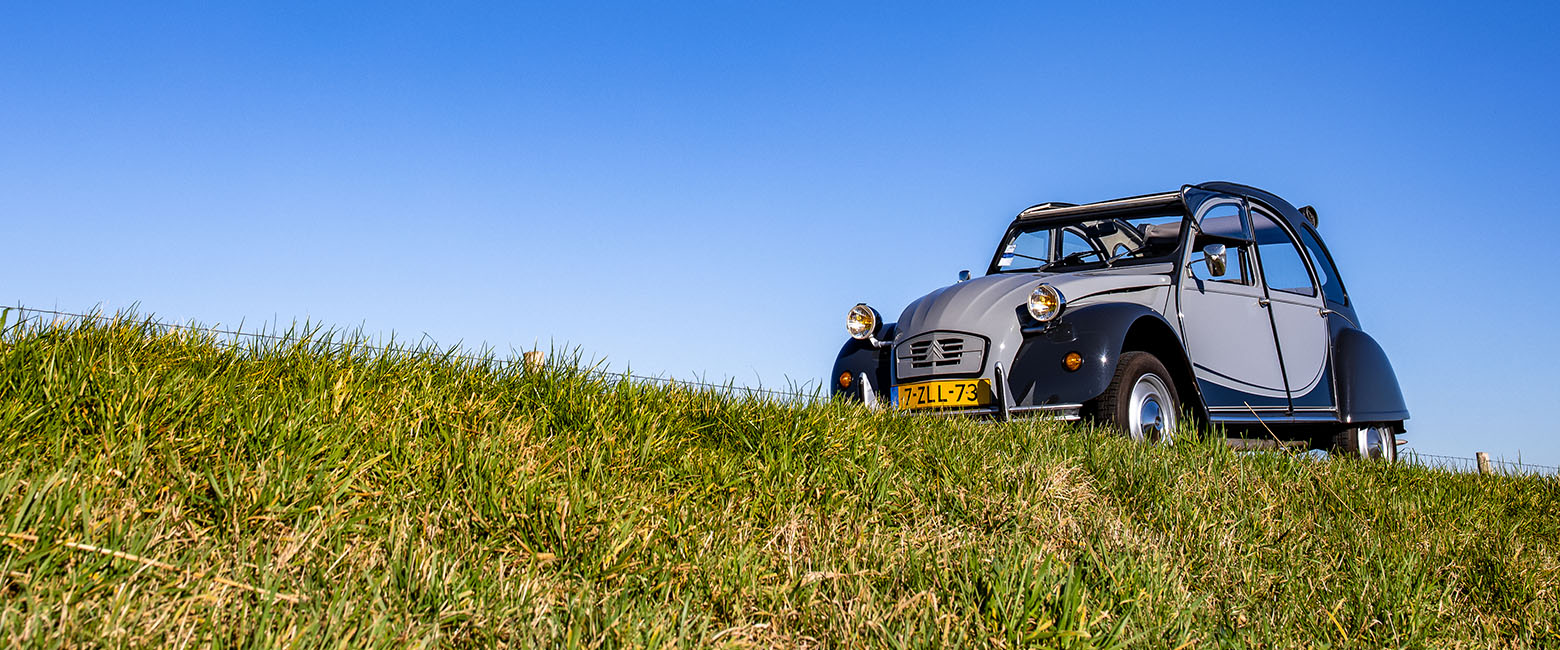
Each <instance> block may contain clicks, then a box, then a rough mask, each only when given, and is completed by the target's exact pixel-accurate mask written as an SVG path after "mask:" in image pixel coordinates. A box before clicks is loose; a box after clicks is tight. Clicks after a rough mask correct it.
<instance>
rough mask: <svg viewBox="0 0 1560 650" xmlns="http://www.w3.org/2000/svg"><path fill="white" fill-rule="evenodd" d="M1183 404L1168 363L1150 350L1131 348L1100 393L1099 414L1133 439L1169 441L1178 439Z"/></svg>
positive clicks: (1098, 415)
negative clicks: (1148, 351) (1156, 356)
mask: <svg viewBox="0 0 1560 650" xmlns="http://www.w3.org/2000/svg"><path fill="white" fill-rule="evenodd" d="M1180 406H1181V402H1180V400H1179V399H1178V398H1177V397H1176V394H1175V384H1174V383H1173V382H1171V381H1170V371H1169V370H1166V369H1165V364H1163V363H1160V361H1159V359H1157V358H1155V357H1154V355H1152V354H1149V353H1147V352H1127V353H1125V354H1122V355H1121V361H1120V362H1119V363H1117V364H1116V375H1115V376H1114V377H1112V378H1111V380H1110V386H1108V387H1106V389H1105V393H1104V394H1103V395H1100V399H1099V401H1098V402H1097V403H1096V405H1095V407H1096V408H1095V415H1096V417H1099V418H1102V419H1107V420H1109V421H1110V422H1112V423H1113V424H1114V425H1115V427H1116V429H1117V430H1118V431H1121V432H1122V433H1124V434H1126V436H1127V437H1128V438H1131V439H1133V440H1145V441H1153V442H1165V443H1169V442H1171V441H1173V440H1174V439H1175V432H1176V426H1177V425H1178V424H1179V422H1178V421H1177V417H1178V416H1177V414H1178V413H1179V412H1180Z"/></svg>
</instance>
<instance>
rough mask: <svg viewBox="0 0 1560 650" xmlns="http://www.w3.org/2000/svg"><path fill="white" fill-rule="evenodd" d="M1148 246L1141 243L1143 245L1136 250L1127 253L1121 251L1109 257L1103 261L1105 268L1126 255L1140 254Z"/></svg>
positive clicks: (1146, 243) (1145, 243)
mask: <svg viewBox="0 0 1560 650" xmlns="http://www.w3.org/2000/svg"><path fill="white" fill-rule="evenodd" d="M1148 246H1149V244H1148V242H1143V244H1142V245H1141V246H1138V247H1137V248H1134V249H1132V250H1129V251H1121V252H1120V253H1116V254H1115V255H1112V256H1110V259H1108V260H1105V266H1106V267H1109V266H1110V265H1111V264H1112V263H1113V262H1115V261H1116V260H1119V259H1121V258H1123V257H1126V256H1128V255H1134V254H1137V253H1141V252H1143V251H1144V250H1146V249H1147V248H1148Z"/></svg>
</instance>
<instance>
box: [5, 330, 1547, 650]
mask: <svg viewBox="0 0 1560 650" xmlns="http://www.w3.org/2000/svg"><path fill="white" fill-rule="evenodd" d="M12 324H13V325H14V319H13V323H12ZM295 334H298V335H302V336H304V341H303V342H299V343H278V342H265V341H259V342H251V343H249V344H246V345H244V346H243V347H241V348H237V349H235V348H233V347H231V346H226V345H222V344H219V342H218V341H216V340H214V339H211V338H209V337H205V336H201V335H193V334H187V333H179V332H172V333H170V332H167V331H165V330H163V329H160V328H156V327H152V326H149V325H146V324H144V323H141V322H137V321H134V320H130V319H120V320H117V321H116V322H113V323H99V324H93V323H88V324H79V325H68V326H38V325H29V326H25V327H21V328H15V327H13V328H12V329H11V331H10V332H9V333H8V334H6V335H4V337H3V344H0V520H3V521H0V531H4V533H5V535H4V537H3V538H0V641H3V642H4V643H5V644H6V645H13V644H14V645H20V646H32V647H53V646H76V645H107V646H116V647H121V646H172V645H180V646H183V645H185V644H191V645H195V646H259V645H286V646H294V647H316V646H332V647H367V646H394V647H402V646H424V645H426V646H443V645H457V646H484V647H488V646H498V645H506V646H511V647H515V646H520V647H527V646H550V647H551V646H557V647H565V646H567V647H612V646H645V647H662V646H711V645H713V646H725V645H730V646H828V647H854V646H894V647H899V646H911V647H942V646H974V647H999V648H1011V647H1020V646H1041V647H1076V648H1089V647H1112V646H1125V647H1156V648H1177V647H1183V646H1184V647H1188V648H1190V647H1198V648H1204V647H1221V646H1222V647H1250V646H1267V647H1361V646H1365V647H1378V646H1390V647H1534V646H1546V645H1547V646H1551V647H1553V646H1555V645H1557V644H1560V593H1557V590H1560V562H1557V544H1560V489H1557V487H1560V486H1557V481H1556V480H1555V479H1554V478H1553V477H1535V476H1521V477H1499V476H1496V477H1485V476H1477V475H1470V474H1451V473H1446V472H1440V471H1433V470H1428V469H1423V468H1414V467H1402V466H1399V467H1385V466H1382V465H1379V464H1372V463H1361V462H1348V461H1335V462H1328V461H1321V460H1315V459H1312V458H1309V457H1294V456H1286V455H1280V454H1238V453H1234V452H1231V451H1229V450H1227V449H1225V448H1224V446H1223V445H1222V444H1220V443H1219V442H1218V441H1217V440H1215V439H1213V438H1211V437H1206V436H1205V437H1203V438H1202V439H1197V438H1196V437H1189V438H1188V439H1185V440H1183V441H1182V442H1181V443H1179V444H1177V445H1175V446H1173V447H1160V446H1139V445H1134V444H1131V443H1129V442H1127V441H1125V440H1122V439H1119V438H1116V437H1113V436H1110V435H1107V434H1105V433H1102V432H1100V431H1097V430H1092V429H1089V428H1087V427H1078V426H1068V425H1060V424H1054V423H1046V422H1038V421H1029V422H1016V423H1012V424H1007V425H996V424H991V423H981V422H971V421H964V420H943V419H935V418H927V417H904V416H895V415H891V414H880V413H874V412H870V411H867V410H864V409H863V408H861V407H859V406H854V405H849V404H843V403H816V404H807V405H794V404H781V403H776V402H773V401H763V400H756V399H740V398H732V397H728V396H723V395H720V394H717V393H714V392H707V391H696V390H688V389H681V388H664V387H650V386H644V385H640V384H636V383H627V382H623V381H610V380H605V379H600V378H592V376H591V375H590V374H589V373H587V372H585V371H584V370H582V369H581V368H580V367H578V365H577V364H574V363H570V362H569V361H568V360H564V361H563V362H555V363H553V364H552V365H549V367H547V368H546V369H545V370H544V371H543V372H539V373H531V374H525V373H523V372H521V370H520V368H519V367H518V366H517V365H516V364H496V363H495V364H482V363H472V362H470V361H466V360H462V359H459V358H457V357H455V356H454V355H452V354H451V351H449V350H443V351H441V350H410V351H404V352H390V353H386V352H378V351H369V350H364V349H363V348H361V347H356V346H354V345H352V342H353V341H354V339H353V338H352V337H350V336H349V337H345V338H343V337H341V336H332V335H330V334H327V333H321V332H318V331H304V332H295ZM343 344H346V345H343ZM94 549H100V550H94ZM114 551H116V552H119V553H120V554H121V555H120V556H118V557H114V556H110V555H108V554H106V553H107V552H114ZM154 561H155V562H158V563H163V564H160V565H154V564H153V562H154ZM233 583H237V584H239V585H243V586H233ZM294 597H296V598H294Z"/></svg>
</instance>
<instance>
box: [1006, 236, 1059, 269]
mask: <svg viewBox="0 0 1560 650" xmlns="http://www.w3.org/2000/svg"><path fill="white" fill-rule="evenodd" d="M1050 259H1051V231H1049V230H1036V231H1034V232H1021V233H1019V234H1018V236H1017V237H1014V238H1013V241H1010V242H1008V245H1007V247H1006V248H1004V249H1003V250H1002V257H1000V258H997V268H999V269H1001V270H1004V271H1009V270H1019V269H1033V268H1036V267H1039V266H1040V265H1042V264H1045V263H1046V262H1047V261H1050Z"/></svg>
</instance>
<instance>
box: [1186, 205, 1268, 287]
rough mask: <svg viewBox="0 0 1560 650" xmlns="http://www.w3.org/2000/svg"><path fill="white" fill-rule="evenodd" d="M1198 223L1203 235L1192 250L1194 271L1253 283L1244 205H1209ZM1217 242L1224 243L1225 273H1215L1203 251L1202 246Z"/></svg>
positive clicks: (1201, 276)
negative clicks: (1242, 206) (1242, 207)
mask: <svg viewBox="0 0 1560 650" xmlns="http://www.w3.org/2000/svg"><path fill="white" fill-rule="evenodd" d="M1198 226H1199V230H1200V232H1201V236H1200V237H1199V238H1198V241H1197V242H1196V243H1197V246H1196V249H1195V250H1193V251H1192V252H1191V256H1192V257H1191V263H1190V264H1188V267H1189V268H1190V269H1191V270H1192V275H1193V276H1194V277H1196V278H1198V279H1200V280H1208V281H1212V282H1228V283H1230V284H1246V285H1249V284H1252V280H1253V278H1254V274H1253V273H1252V272H1251V245H1250V243H1248V242H1245V241H1244V240H1246V239H1248V235H1247V233H1248V232H1249V230H1248V229H1247V227H1246V214H1245V210H1243V209H1241V206H1240V204H1239V203H1220V204H1218V205H1215V206H1213V207H1211V208H1208V209H1207V210H1206V211H1204V212H1203V216H1202V220H1201V221H1199V222H1198ZM1215 243H1217V244H1223V245H1224V247H1225V253H1224V259H1225V266H1224V273H1223V274H1222V275H1213V273H1212V272H1211V271H1210V269H1209V268H1208V264H1207V261H1206V259H1205V257H1204V255H1203V247H1204V246H1207V245H1208V244H1215Z"/></svg>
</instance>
